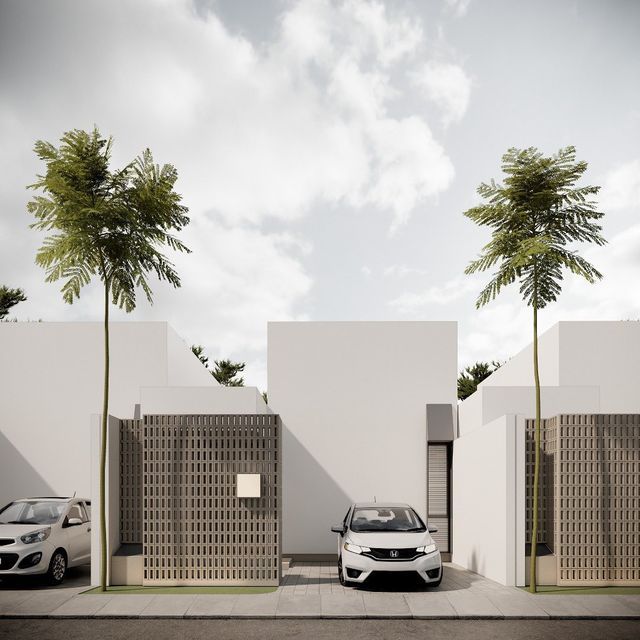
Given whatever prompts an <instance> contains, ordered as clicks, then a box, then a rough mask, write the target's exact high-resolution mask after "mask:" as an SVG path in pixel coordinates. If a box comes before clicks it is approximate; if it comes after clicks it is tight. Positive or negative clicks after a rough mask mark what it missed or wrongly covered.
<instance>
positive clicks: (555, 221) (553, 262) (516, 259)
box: [464, 147, 606, 593]
mask: <svg viewBox="0 0 640 640" xmlns="http://www.w3.org/2000/svg"><path fill="white" fill-rule="evenodd" d="M502 170H503V172H504V173H505V174H506V177H505V179H504V184H498V183H496V182H495V181H494V180H492V181H491V182H490V183H489V184H486V183H483V184H481V185H480V186H479V187H478V193H479V194H480V196H482V198H484V200H485V201H486V202H485V203H483V204H480V205H478V206H476V207H473V208H471V209H469V210H468V211H466V212H465V214H464V215H465V216H467V217H468V218H469V219H470V220H472V221H473V222H475V223H476V224H478V225H483V226H488V227H490V228H491V229H492V232H491V240H490V241H489V243H488V244H487V245H485V247H484V248H483V250H482V253H481V254H480V257H479V258H478V259H477V260H473V261H472V262H471V263H470V264H469V266H468V267H467V269H466V271H465V273H468V274H471V273H475V272H477V271H486V270H487V269H494V273H493V277H492V278H491V280H490V281H489V284H487V286H486V287H485V288H484V289H483V290H482V291H481V292H480V295H479V296H478V299H477V301H476V307H478V308H480V307H482V306H484V305H485V304H487V303H488V302H490V301H491V300H493V299H494V298H495V297H496V296H497V295H498V294H499V293H500V291H501V290H502V289H503V288H504V287H507V286H508V285H510V284H513V283H514V282H518V284H519V285H520V294H521V296H522V298H523V301H524V302H526V304H527V305H528V306H530V307H531V308H532V310H533V378H534V385H535V406H536V417H535V429H534V472H533V505H532V510H533V523H532V531H531V558H530V567H531V573H530V575H531V579H530V585H529V589H530V590H531V591H532V592H534V593H535V591H536V544H537V536H538V493H539V484H540V372H539V365H538V311H539V310H540V309H543V308H544V307H546V306H547V305H548V304H550V303H552V302H555V301H556V300H557V298H558V296H559V295H560V292H561V290H562V286H561V285H562V279H563V271H564V270H567V269H568V270H569V271H570V272H571V273H574V274H575V275H578V276H580V277H582V278H584V279H585V280H586V281H587V282H590V283H593V282H595V281H596V280H599V279H600V278H601V277H602V275H601V274H600V272H599V271H598V270H597V269H596V268H595V267H594V266H593V265H592V264H590V263H589V262H587V260H585V259H584V258H582V257H581V256H580V255H578V252H577V250H575V249H573V248H571V245H573V244H574V243H577V242H587V243H593V244H596V245H603V244H605V242H606V241H605V239H604V238H603V237H602V235H601V234H600V232H601V231H602V227H601V226H600V225H599V224H598V223H597V221H598V220H599V219H600V218H602V216H603V215H604V214H603V213H602V212H600V211H598V209H597V204H596V202H595V201H594V200H593V198H592V197H593V196H595V195H597V193H598V191H599V190H600V187H597V186H583V187H576V182H577V181H578V180H579V179H580V178H581V177H582V175H583V174H584V172H585V171H586V170H587V163H586V162H576V150H575V148H574V147H566V148H564V149H560V151H558V153H557V154H555V155H553V156H550V157H545V156H543V155H542V153H540V151H538V149H536V148H534V147H531V148H528V149H509V150H508V151H507V153H506V154H505V155H504V156H503V157H502ZM567 245H569V246H567ZM589 347H590V345H585V349H587V348H589Z"/></svg>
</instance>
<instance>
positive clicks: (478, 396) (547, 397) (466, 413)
mask: <svg viewBox="0 0 640 640" xmlns="http://www.w3.org/2000/svg"><path fill="white" fill-rule="evenodd" d="M535 399H536V396H535V387H515V386H506V387H498V386H485V387H483V388H482V389H480V390H479V391H478V392H476V393H474V394H473V395H471V396H469V398H468V399H467V400H465V401H464V402H462V403H461V404H460V406H459V416H460V435H461V436H462V435H465V434H467V433H469V432H470V431H473V430H474V429H477V428H478V427H480V426H482V425H483V424H487V423H488V422H491V421H492V420H495V419H496V418H499V417H500V416H503V415H505V414H518V415H522V416H525V417H526V418H533V417H534V416H535V410H536V407H535ZM540 407H541V412H542V417H543V418H551V417H553V416H557V415H558V414H559V413H600V387H596V386H592V387H569V386H567V387H542V388H541V389H540Z"/></svg>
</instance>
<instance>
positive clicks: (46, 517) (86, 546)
mask: <svg viewBox="0 0 640 640" xmlns="http://www.w3.org/2000/svg"><path fill="white" fill-rule="evenodd" d="M90 560H91V503H90V502H89V501H88V500H82V499H78V498H26V499H24V500H16V501H15V502H11V503H9V504H8V505H7V506H6V507H4V508H3V509H2V510H0V578H2V577H4V576H23V575H38V574H45V575H46V578H47V580H48V581H49V582H50V583H51V584H60V583H61V582H62V581H63V579H64V575H65V573H66V571H67V568H68V567H75V566H78V565H81V564H87V563H88V562H90Z"/></svg>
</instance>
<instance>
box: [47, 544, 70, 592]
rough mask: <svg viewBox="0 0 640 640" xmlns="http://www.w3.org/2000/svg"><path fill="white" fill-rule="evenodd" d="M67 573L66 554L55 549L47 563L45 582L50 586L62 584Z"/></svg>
mask: <svg viewBox="0 0 640 640" xmlns="http://www.w3.org/2000/svg"><path fill="white" fill-rule="evenodd" d="M66 573H67V554H66V553H65V552H64V551H63V550H62V549H56V550H55V551H54V552H53V555H52V556H51V560H50V561H49V569H48V570H47V573H46V580H47V582H48V583H49V584H51V585H58V584H62V581H63V580H64V576H65V574H66Z"/></svg>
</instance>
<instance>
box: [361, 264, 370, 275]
mask: <svg viewBox="0 0 640 640" xmlns="http://www.w3.org/2000/svg"><path fill="white" fill-rule="evenodd" d="M360 273H362V275H363V276H364V277H365V278H370V277H371V276H372V274H373V271H372V270H371V269H370V268H369V267H367V265H366V264H365V265H364V266H362V267H361V268H360Z"/></svg>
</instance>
